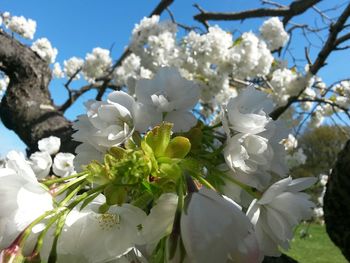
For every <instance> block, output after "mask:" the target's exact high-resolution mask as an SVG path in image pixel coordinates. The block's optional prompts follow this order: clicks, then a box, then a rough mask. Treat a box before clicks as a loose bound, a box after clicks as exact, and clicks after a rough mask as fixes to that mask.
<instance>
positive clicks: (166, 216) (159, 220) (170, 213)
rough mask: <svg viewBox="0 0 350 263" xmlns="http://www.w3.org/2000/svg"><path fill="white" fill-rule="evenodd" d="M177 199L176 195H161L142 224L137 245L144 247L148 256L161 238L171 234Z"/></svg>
mask: <svg viewBox="0 0 350 263" xmlns="http://www.w3.org/2000/svg"><path fill="white" fill-rule="evenodd" d="M177 199H178V197H177V195H176V194H172V193H166V194H162V195H161V196H160V197H159V199H158V200H157V203H156V205H155V206H153V208H152V209H151V212H150V214H149V215H148V216H147V217H146V219H145V220H144V221H143V222H142V230H141V231H140V241H139V242H138V245H144V246H146V248H147V252H148V253H149V254H151V253H152V252H153V249H154V248H155V247H156V245H157V244H158V242H159V241H160V240H161V239H162V238H163V237H165V236H167V235H169V234H170V233H171V230H172V227H173V223H174V217H175V211H176V207H177Z"/></svg>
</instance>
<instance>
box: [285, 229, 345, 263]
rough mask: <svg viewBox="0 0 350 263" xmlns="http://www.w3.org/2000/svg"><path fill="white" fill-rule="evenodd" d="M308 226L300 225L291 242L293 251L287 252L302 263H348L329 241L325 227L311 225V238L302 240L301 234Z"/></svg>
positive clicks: (309, 231) (309, 230)
mask: <svg viewBox="0 0 350 263" xmlns="http://www.w3.org/2000/svg"><path fill="white" fill-rule="evenodd" d="M306 228H307V225H305V224H302V225H300V226H299V227H298V228H297V229H296V232H295V237H294V239H293V241H292V242H291V249H290V250H289V251H288V252H286V254H287V255H289V256H291V257H292V258H294V259H295V260H297V261H299V262H300V263H346V262H347V261H346V259H345V258H344V256H343V255H342V254H341V252H340V250H339V249H338V248H337V247H336V246H335V245H334V244H333V243H332V241H331V240H330V239H329V237H328V235H327V233H326V228H325V226H322V225H318V224H311V225H310V227H309V229H308V233H309V236H307V237H305V238H301V235H300V232H301V231H303V230H306Z"/></svg>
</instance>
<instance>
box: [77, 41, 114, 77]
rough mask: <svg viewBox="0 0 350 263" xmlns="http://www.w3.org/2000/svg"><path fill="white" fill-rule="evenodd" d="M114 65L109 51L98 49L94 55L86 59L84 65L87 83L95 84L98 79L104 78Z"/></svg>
mask: <svg viewBox="0 0 350 263" xmlns="http://www.w3.org/2000/svg"><path fill="white" fill-rule="evenodd" d="M111 64H112V59H111V57H110V56H109V50H107V49H103V48H100V47H96V48H94V49H93V50H92V53H88V54H87V55H86V57H85V63H84V65H83V72H84V76H85V78H86V80H87V81H89V82H94V81H95V79H96V78H99V77H102V76H103V75H104V74H106V72H107V70H108V69H109V67H110V66H111Z"/></svg>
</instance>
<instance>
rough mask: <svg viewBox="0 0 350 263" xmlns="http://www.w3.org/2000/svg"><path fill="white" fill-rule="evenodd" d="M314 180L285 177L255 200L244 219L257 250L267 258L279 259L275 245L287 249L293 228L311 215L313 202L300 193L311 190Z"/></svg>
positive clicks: (307, 196) (310, 178)
mask: <svg viewBox="0 0 350 263" xmlns="http://www.w3.org/2000/svg"><path fill="white" fill-rule="evenodd" d="M315 182H316V178H312V177H309V178H300V179H296V180H292V178H291V177H288V178H285V179H283V180H280V181H278V182H276V183H275V184H273V185H272V186H271V187H270V188H268V189H267V190H266V191H265V192H264V194H263V196H262V197H261V198H260V199H259V200H257V199H255V200H254V201H253V202H252V203H251V205H250V207H249V209H248V211H247V216H248V217H249V218H250V220H251V222H252V223H253V224H254V226H255V233H256V235H257V238H258V241H259V245H260V249H261V250H262V252H263V253H264V254H265V255H267V256H279V255H280V252H279V250H278V246H280V247H282V248H284V249H288V248H289V241H290V240H291V239H292V237H293V228H294V227H295V226H296V225H297V224H299V223H300V221H301V220H305V219H308V218H310V217H311V216H312V213H313V210H312V209H313V207H314V206H315V205H314V203H312V202H311V201H309V200H308V199H309V195H307V194H305V193H301V192H300V191H302V190H304V189H306V188H308V187H310V186H311V185H313V184H314V183H315Z"/></svg>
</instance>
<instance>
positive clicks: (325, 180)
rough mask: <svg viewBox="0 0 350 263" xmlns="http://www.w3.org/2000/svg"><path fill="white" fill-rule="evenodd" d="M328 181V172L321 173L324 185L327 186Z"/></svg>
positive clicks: (321, 180) (321, 181)
mask: <svg viewBox="0 0 350 263" xmlns="http://www.w3.org/2000/svg"><path fill="white" fill-rule="evenodd" d="M327 182H328V175H326V174H320V183H321V185H322V186H326V184H327Z"/></svg>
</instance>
